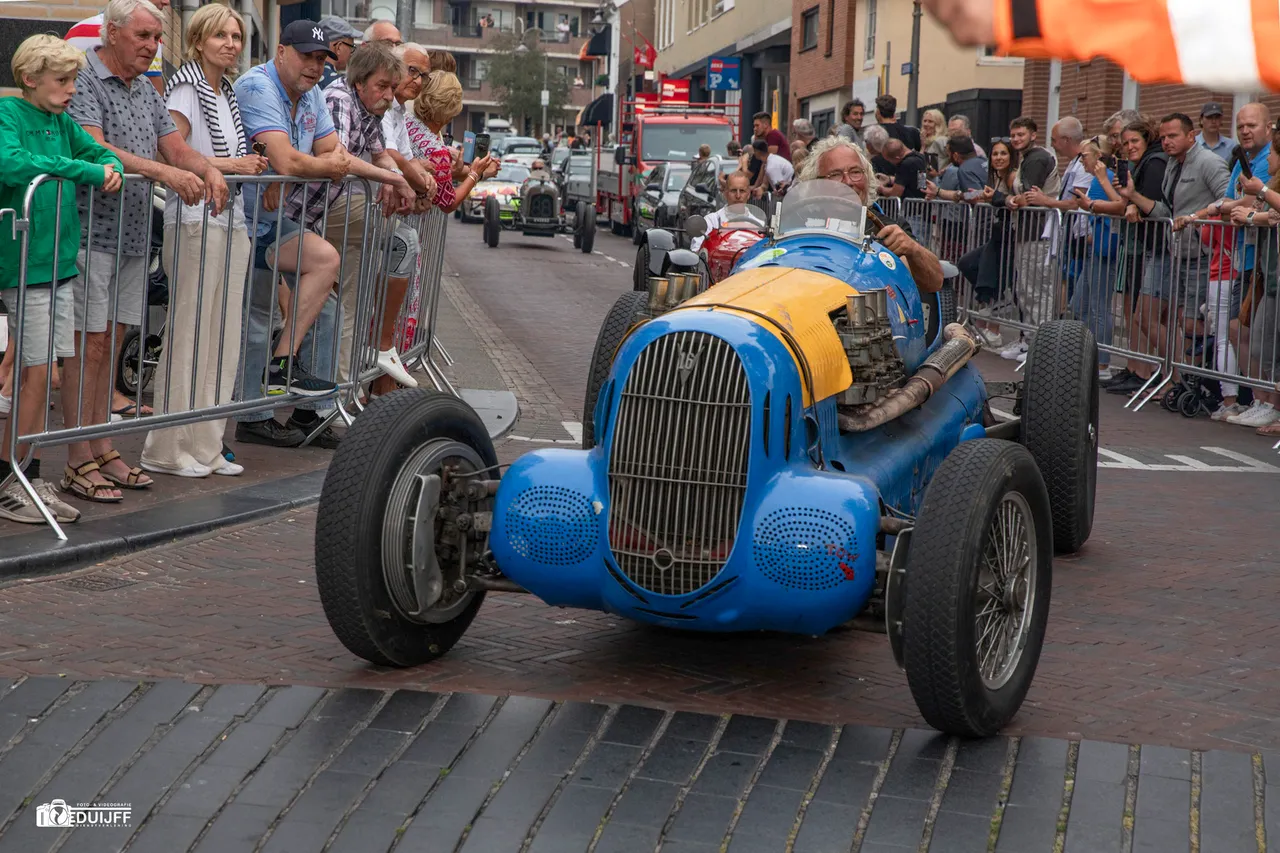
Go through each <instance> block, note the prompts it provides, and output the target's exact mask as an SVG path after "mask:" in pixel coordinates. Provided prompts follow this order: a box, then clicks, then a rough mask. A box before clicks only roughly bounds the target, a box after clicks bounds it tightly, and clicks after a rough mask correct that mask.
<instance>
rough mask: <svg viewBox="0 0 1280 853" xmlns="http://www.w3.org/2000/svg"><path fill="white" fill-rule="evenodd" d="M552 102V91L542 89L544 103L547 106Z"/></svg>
mask: <svg viewBox="0 0 1280 853" xmlns="http://www.w3.org/2000/svg"><path fill="white" fill-rule="evenodd" d="M550 103H551V93H550V92H548V91H547V90H546V89H543V90H542V105H543V106H544V107H545V106H547V105H548V104H550Z"/></svg>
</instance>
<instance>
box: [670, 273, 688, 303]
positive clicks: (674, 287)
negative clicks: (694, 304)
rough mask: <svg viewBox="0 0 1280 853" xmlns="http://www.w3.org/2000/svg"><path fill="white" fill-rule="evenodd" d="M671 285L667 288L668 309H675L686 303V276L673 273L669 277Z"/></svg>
mask: <svg viewBox="0 0 1280 853" xmlns="http://www.w3.org/2000/svg"><path fill="white" fill-rule="evenodd" d="M667 278H668V279H669V280H670V281H671V284H670V285H669V286H668V287H667V301H666V307H667V308H675V307H676V306H677V305H679V304H680V303H681V302H683V301H684V275H683V274H681V273H678V272H673V273H671V274H670V275H668V276H667Z"/></svg>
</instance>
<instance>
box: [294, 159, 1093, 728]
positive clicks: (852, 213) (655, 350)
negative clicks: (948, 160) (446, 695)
mask: <svg viewBox="0 0 1280 853" xmlns="http://www.w3.org/2000/svg"><path fill="white" fill-rule="evenodd" d="M879 227H880V223H879V222H878V221H877V218H876V215H875V213H874V212H873V211H869V210H867V209H866V208H864V207H863V205H862V204H861V203H860V201H859V200H858V198H857V196H856V195H854V194H853V192H852V191H850V190H849V189H848V188H847V187H844V186H843V185H842V184H836V183H831V182H827V181H814V182H810V183H807V184H802V185H798V186H797V187H796V188H795V189H794V190H793V191H792V192H791V193H789V194H788V196H787V198H786V199H785V201H784V202H783V204H782V206H781V209H780V211H779V212H778V213H777V214H776V216H775V218H774V219H773V221H772V222H770V223H769V224H768V226H767V232H768V233H767V234H766V237H765V239H762V240H761V241H760V242H759V243H757V244H756V245H755V246H753V247H752V248H751V249H749V250H748V251H746V252H744V253H743V255H742V256H741V258H740V259H739V260H738V262H737V264H736V265H735V267H734V271H733V274H732V275H731V276H730V277H728V278H727V279H725V280H724V281H722V282H720V283H719V284H716V285H715V286H712V287H710V288H707V289H705V290H702V289H701V287H700V283H701V281H702V278H701V277H700V276H697V275H681V274H672V275H668V276H654V277H652V278H651V279H650V281H649V289H648V291H647V292H636V291H632V292H628V293H625V294H623V295H622V296H621V297H620V298H619V300H618V302H617V303H616V304H615V305H614V307H613V310H612V311H611V312H610V314H609V316H608V317H607V318H606V320H605V322H604V324H603V326H602V328H601V332H600V335H599V339H598V342H597V345H596V349H595V353H594V356H593V363H592V366H591V373H590V376H589V377H588V389H587V401H588V402H587V406H586V408H587V409H588V411H587V412H586V413H585V416H584V427H585V428H584V442H583V443H584V447H583V449H581V450H570V449H559V448H557V449H543V450H535V451H533V452H531V453H527V454H525V455H524V456H522V457H520V458H519V459H518V460H517V461H515V462H514V463H513V464H511V465H510V466H509V467H506V470H505V471H503V472H502V473H501V476H499V472H500V470H501V468H502V467H505V466H500V465H499V464H498V459H497V456H496V454H495V452H494V448H493V445H492V443H491V441H490V440H489V438H488V434H487V432H486V430H485V428H484V426H483V424H482V423H481V421H480V419H479V418H478V417H477V416H476V414H475V413H474V412H473V411H472V410H471V409H470V408H469V407H468V406H467V405H466V404H465V403H463V402H461V401H460V400H458V399H456V398H454V397H451V396H448V395H445V394H441V393H436V392H429V391H402V392H397V393H395V394H392V395H389V396H386V397H383V398H380V399H378V400H376V401H375V402H374V403H373V404H372V405H371V406H370V407H369V408H368V409H367V411H365V412H364V413H363V414H362V415H361V416H360V418H359V419H357V420H356V422H355V423H354V425H353V426H352V428H351V429H350V431H349V433H348V435H347V438H346V439H345V440H344V441H343V443H342V445H341V447H340V448H339V450H338V451H337V453H336V454H335V456H334V458H333V461H332V463H331V465H330V468H329V472H328V476H327V479H326V481H325V485H324V490H323V494H322V497H321V501H320V508H319V516H318V519H317V524H316V575H317V581H318V585H319V591H320V596H321V600H322V602H323V604H324V609H325V613H326V615H327V617H328V619H329V622H330V624H331V625H332V627H333V629H334V631H335V632H336V634H337V636H338V637H339V639H340V640H341V641H342V643H343V644H344V645H345V646H346V647H347V648H348V649H349V650H351V651H352V652H353V653H354V654H356V655H359V656H360V657H362V658H364V659H366V660H368V661H370V662H373V663H375V664H380V665H384V666H415V665H419V664H422V663H425V662H427V661H430V660H432V659H433V658H435V657H437V656H439V655H442V654H444V653H445V652H446V651H448V650H449V648H450V647H452V646H453V644H454V643H455V642H457V641H458V639H459V638H460V637H461V636H462V635H463V633H464V632H465V631H466V629H467V627H468V625H469V624H470V623H471V621H472V619H473V618H474V617H475V615H476V612H477V610H478V609H479V608H480V606H481V602H482V601H483V599H484V596H485V594H486V592H488V591H508V592H529V593H532V594H533V595H535V596H537V597H538V598H540V599H542V600H543V601H545V602H547V603H549V604H552V605H557V606H563V607H577V608H588V609H593V610H605V611H609V612H612V613H615V614H618V615H621V616H625V617H627V618H630V619H634V620H637V621H640V622H647V623H652V624H655V625H661V626H666V627H671V628H678V629H684V630H689V631H722V632H723V631H781V632H791V633H799V634H808V635H821V634H824V633H825V632H828V631H830V630H831V629H833V628H836V627H837V626H840V625H843V624H845V623H848V622H850V621H856V622H859V623H872V624H877V625H879V627H880V630H882V631H884V632H885V633H887V635H888V638H889V641H890V646H891V649H892V652H893V654H894V656H895V658H896V660H897V661H898V663H899V665H900V666H902V667H903V669H904V670H905V673H906V680H907V682H908V685H909V686H910V689H911V692H912V694H913V696H914V698H915V700H916V703H917V705H918V707H919V709H920V712H921V714H922V715H923V717H924V718H925V720H926V721H927V722H928V723H929V724H931V725H932V726H934V727H936V728H938V729H940V730H942V731H945V732H949V733H954V734H960V735H970V736H984V735H989V734H992V733H994V732H996V731H998V730H999V729H1000V728H1001V727H1002V726H1004V724H1005V723H1006V722H1008V720H1009V719H1010V718H1011V717H1012V716H1013V715H1014V714H1015V713H1016V712H1017V710H1018V708H1019V706H1020V705H1021V703H1022V700H1023V698H1024V697H1025V695H1026V692H1027V690H1028V688H1029V687H1030V684H1031V681H1032V678H1033V676H1034V673H1035V668H1036V664H1037V661H1038V659H1039V655H1040V649H1041V645H1042V642H1043V638H1044V632H1045V624H1046V620H1047V618H1048V612H1049V598H1050V587H1051V583H1052V561H1053V555H1054V553H1055V551H1057V552H1073V551H1075V550H1077V549H1079V548H1080V547H1081V545H1083V543H1084V542H1085V540H1086V539H1087V538H1088V536H1089V532H1090V528H1091V526H1092V519H1093V503H1094V490H1095V484H1096V468H1097V439H1098V379H1097V377H1098V372H1097V348H1096V345H1095V343H1094V341H1093V339H1092V337H1091V335H1090V333H1089V332H1088V330H1087V329H1086V328H1085V327H1084V326H1083V325H1081V324H1079V323H1074V322H1070V321H1058V322H1053V323H1049V324H1046V325H1044V326H1041V327H1040V329H1039V330H1038V331H1037V333H1036V335H1035V337H1034V342H1033V344H1032V346H1031V351H1030V354H1029V356H1028V359H1027V365H1026V371H1025V374H1024V378H1023V380H1022V381H1021V382H1018V383H986V382H984V380H983V378H982V377H981V376H980V375H979V373H978V370H977V369H976V367H975V366H974V365H973V364H972V363H970V360H971V358H972V357H973V356H974V354H975V352H976V350H977V344H976V343H975V340H974V338H973V336H971V335H970V334H969V332H968V331H967V330H966V328H965V327H964V326H963V325H961V324H959V323H951V322H946V321H947V320H949V319H950V318H947V317H942V316H940V315H942V314H944V313H945V310H944V308H945V306H943V305H942V304H940V303H939V302H938V301H937V297H936V295H933V294H931V295H927V296H926V297H924V298H923V299H922V296H921V294H920V293H919V292H918V290H917V288H916V286H915V284H914V282H913V281H912V278H911V276H910V274H909V272H908V270H907V266H906V263H905V262H904V261H903V260H902V259H901V258H899V257H898V256H896V255H894V254H893V253H891V252H890V251H888V250H887V249H886V248H885V247H884V246H883V245H881V244H880V243H878V242H877V241H876V240H875V239H874V236H873V235H874V234H875V233H877V232H878V230H879ZM996 397H1000V398H1005V402H1004V405H1003V409H1011V410H1012V414H1011V415H1007V414H1006V415H1004V416H1001V417H997V416H996V413H995V412H994V411H993V408H992V407H991V406H990V405H989V401H990V400H992V399H994V398H996Z"/></svg>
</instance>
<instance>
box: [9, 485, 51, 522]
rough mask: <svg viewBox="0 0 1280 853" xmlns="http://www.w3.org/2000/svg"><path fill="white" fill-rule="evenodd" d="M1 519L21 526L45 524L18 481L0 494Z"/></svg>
mask: <svg viewBox="0 0 1280 853" xmlns="http://www.w3.org/2000/svg"><path fill="white" fill-rule="evenodd" d="M0 518H7V519H8V520H9V521H16V522H18V523H19V524H44V516H43V515H41V514H40V510H38V509H36V505H35V503H34V502H33V501H32V500H31V498H30V496H28V495H27V493H26V491H24V490H23V488H22V484H21V483H19V482H18V481H17V480H15V481H13V482H12V483H10V484H9V487H8V488H7V489H5V490H4V491H3V492H0Z"/></svg>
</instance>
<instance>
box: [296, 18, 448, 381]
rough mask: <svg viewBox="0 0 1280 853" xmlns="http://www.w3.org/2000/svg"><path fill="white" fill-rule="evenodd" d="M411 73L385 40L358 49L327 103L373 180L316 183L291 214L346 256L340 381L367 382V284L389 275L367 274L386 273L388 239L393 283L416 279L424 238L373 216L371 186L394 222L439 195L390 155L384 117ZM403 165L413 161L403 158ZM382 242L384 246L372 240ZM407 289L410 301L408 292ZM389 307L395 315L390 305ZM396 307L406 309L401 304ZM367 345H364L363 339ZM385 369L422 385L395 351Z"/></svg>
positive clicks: (385, 359)
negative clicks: (358, 355)
mask: <svg viewBox="0 0 1280 853" xmlns="http://www.w3.org/2000/svg"><path fill="white" fill-rule="evenodd" d="M404 76H405V68H404V63H403V62H401V61H400V59H399V57H397V56H396V53H395V49H394V48H393V47H391V46H390V45H388V44H386V43H384V42H381V41H374V42H370V43H368V44H365V45H362V46H361V48H360V49H359V50H357V51H356V52H355V55H353V56H352V57H351V62H350V64H348V66H347V74H346V76H345V77H344V78H343V79H341V80H337V81H335V82H334V84H333V85H332V86H330V87H329V88H328V89H326V90H325V92H324V100H325V104H326V105H327V106H328V108H329V111H330V113H331V115H332V118H333V126H334V129H335V130H336V132H337V136H338V142H339V144H341V145H342V146H343V147H344V148H345V149H346V150H347V151H348V152H349V153H350V154H351V158H352V159H351V174H353V175H356V176H357V177H360V178H364V179H365V181H352V182H348V183H346V184H329V185H321V186H318V187H315V186H308V187H306V188H305V192H304V190H303V188H302V187H298V188H296V189H295V190H294V191H293V194H292V195H291V196H290V199H289V204H288V206H287V207H286V209H285V210H286V215H287V216H288V217H289V218H290V219H294V220H297V221H299V222H303V223H304V224H305V225H306V226H307V227H308V228H310V229H311V230H313V231H315V232H317V233H320V232H321V231H322V230H323V232H324V236H325V239H326V240H328V241H329V243H330V244H332V245H333V246H335V247H336V248H338V249H339V250H340V251H342V254H343V260H342V272H341V276H340V278H339V282H338V298H339V301H340V303H341V313H342V332H341V337H340V345H339V353H338V380H339V381H340V382H346V381H348V380H349V379H358V378H359V377H358V376H356V375H354V373H353V371H352V365H351V355H352V352H353V346H354V345H355V343H356V341H355V335H356V328H357V326H356V320H357V313H358V310H359V297H360V295H361V292H360V285H361V280H362V279H363V280H364V281H365V282H366V285H365V286H366V287H369V288H375V287H377V286H378V285H379V284H381V280H382V279H381V275H378V274H376V273H375V274H373V275H370V276H365V275H364V273H365V272H366V268H368V270H379V269H380V268H381V266H382V263H381V261H382V258H383V251H384V247H383V240H384V239H389V240H390V243H391V249H390V261H389V264H390V268H389V271H388V272H389V275H390V277H391V278H392V279H408V277H409V274H410V272H411V271H412V270H413V268H414V265H415V264H416V263H417V259H418V239H417V235H416V234H415V233H414V232H413V230H412V229H410V228H408V227H407V226H404V225H403V224H397V225H393V226H390V227H387V226H384V225H383V224H382V223H377V222H374V221H371V220H367V219H366V213H367V211H368V210H369V208H370V205H369V203H368V199H367V197H366V189H365V186H366V182H370V183H376V184H380V185H381V188H380V189H379V190H378V202H379V203H380V204H381V207H382V212H383V215H384V216H388V217H389V216H392V215H394V214H400V213H409V212H411V211H412V210H413V208H414V205H415V204H416V202H417V199H418V196H419V194H421V195H422V196H423V197H424V198H430V196H431V195H432V194H433V193H434V190H435V186H434V184H428V183H427V182H426V176H425V175H424V174H422V173H421V172H420V167H414V166H412V164H409V165H410V166H411V171H414V182H415V183H416V184H417V185H418V187H420V188H421V189H418V190H415V189H414V187H412V186H411V185H410V183H409V181H408V179H407V178H406V177H405V175H403V174H401V173H400V171H399V168H400V167H399V165H398V163H397V161H396V159H395V158H394V157H392V155H391V154H390V153H389V152H388V150H387V145H386V140H385V138H384V136H383V133H382V118H383V116H384V115H385V114H386V112H387V110H388V109H390V107H391V104H392V103H393V102H394V100H395V90H396V89H397V88H398V87H399V85H400V82H401V80H402V79H403V78H404ZM400 162H402V163H403V162H406V161H404V160H403V159H402V160H401V161H400ZM326 208H327V209H328V216H327V217H326V216H325V210H326ZM398 222H399V220H397V223H398ZM366 231H367V233H366ZM366 237H367V238H368V239H369V240H370V241H371V242H370V244H369V245H371V246H373V251H374V253H375V257H376V258H377V260H376V261H374V262H371V263H365V259H364V258H363V257H361V249H362V247H363V246H364V245H365V239H366ZM374 240H376V241H377V242H372V241H374ZM400 289H401V298H403V287H401V288H400ZM387 307H388V310H391V306H390V305H388V306H387ZM395 310H399V306H398V305H396V306H395ZM367 328H368V325H367V323H362V324H361V325H360V335H361V338H363V337H364V335H365V334H366V332H365V330H366V329H367ZM360 343H361V344H363V340H362V341H361V342H360ZM356 351H357V352H360V351H363V350H362V348H361V349H358V350H356ZM378 367H379V368H380V369H381V370H382V372H383V373H385V374H387V375H388V376H390V377H391V378H393V379H395V380H396V381H397V382H399V383H400V384H401V385H406V386H409V387H414V386H416V385H417V382H415V381H414V379H413V377H412V376H410V375H409V373H408V371H406V370H405V369H404V366H403V365H402V364H401V363H400V359H399V356H398V355H397V354H396V351H395V349H394V348H390V349H387V350H385V351H380V352H379V353H378ZM359 369H360V365H356V370H359Z"/></svg>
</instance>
